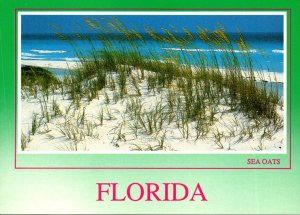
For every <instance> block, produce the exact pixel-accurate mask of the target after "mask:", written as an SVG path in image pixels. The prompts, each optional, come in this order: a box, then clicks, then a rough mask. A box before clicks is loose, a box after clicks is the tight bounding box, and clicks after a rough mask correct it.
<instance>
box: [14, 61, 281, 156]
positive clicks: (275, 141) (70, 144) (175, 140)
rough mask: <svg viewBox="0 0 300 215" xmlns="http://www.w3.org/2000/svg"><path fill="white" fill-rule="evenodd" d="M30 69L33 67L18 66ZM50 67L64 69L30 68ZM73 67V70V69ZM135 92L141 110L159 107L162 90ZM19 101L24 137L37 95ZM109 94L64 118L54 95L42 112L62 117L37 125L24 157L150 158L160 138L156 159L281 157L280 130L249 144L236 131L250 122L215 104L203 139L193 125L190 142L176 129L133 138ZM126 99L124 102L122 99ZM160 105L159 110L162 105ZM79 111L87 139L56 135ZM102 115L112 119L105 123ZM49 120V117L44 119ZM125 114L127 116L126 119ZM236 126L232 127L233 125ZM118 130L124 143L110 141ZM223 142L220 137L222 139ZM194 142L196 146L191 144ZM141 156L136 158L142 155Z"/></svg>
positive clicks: (62, 99) (63, 106) (64, 105)
mask: <svg viewBox="0 0 300 215" xmlns="http://www.w3.org/2000/svg"><path fill="white" fill-rule="evenodd" d="M22 63H24V64H25V63H26V65H28V63H35V62H22ZM54 64H56V65H55V68H66V67H65V65H68V64H67V63H66V62H56V63H55V62H52V64H49V63H48V62H38V63H35V64H30V65H38V66H45V65H51V66H52V65H54ZM73 66H74V65H73ZM139 72H140V71H138V70H133V71H132V73H133V75H137V73H139ZM147 73H148V72H146V74H147ZM127 86H128V94H129V95H131V96H134V92H133V88H132V85H131V83H130V82H128V83H127ZM139 88H140V90H141V94H142V95H141V96H140V97H139V98H140V100H141V102H142V104H143V108H145V109H153V108H154V107H155V104H157V103H160V102H161V101H162V100H161V98H162V97H166V93H167V92H166V90H164V89H163V90H162V92H161V93H156V94H153V93H151V92H148V90H147V82H146V80H144V81H141V82H140V83H139ZM105 92H106V93H107V96H108V97H109V100H110V102H109V103H107V102H106V95H105ZM22 95H23V96H22V101H21V107H20V108H21V116H20V119H21V122H20V123H21V129H22V133H23V134H25V135H26V134H30V130H31V125H32V116H33V115H34V114H37V115H38V116H42V113H41V112H42V110H41V103H40V100H39V99H38V98H39V97H41V96H42V95H38V98H34V97H33V96H30V95H25V93H23V94H22ZM113 97H114V92H113V91H112V90H111V89H109V88H107V89H103V90H101V91H100V92H99V96H98V98H95V99H93V100H92V101H87V100H84V99H83V100H81V102H80V108H79V109H76V108H75V107H74V105H72V106H71V110H70V111H68V112H67V110H68V107H70V105H71V104H72V100H70V98H69V96H68V95H62V94H61V93H60V92H58V91H57V92H55V93H54V94H52V95H50V97H49V100H48V103H47V106H48V110H49V111H50V112H51V110H52V105H53V103H52V102H53V101H56V103H57V104H59V108H60V110H61V112H62V115H60V116H54V117H52V118H51V119H50V121H49V122H48V123H45V124H43V125H41V126H40V127H39V128H38V131H37V132H36V133H35V134H34V135H30V142H29V143H28V144H27V147H26V149H25V152H37V153H40V152H43V153H47V152H52V153H53V152H74V151H76V152H83V153H85V152H87V153H128V152H133V153H141V152H140V150H142V151H143V152H145V151H148V153H153V151H152V150H155V149H156V148H157V146H158V145H159V141H160V140H161V138H162V136H163V134H164V132H165V134H166V138H165V140H164V146H163V148H161V149H160V150H158V151H156V153H284V152H285V140H284V130H283V129H280V130H279V131H278V132H276V133H275V134H274V135H273V136H272V137H271V138H270V139H264V140H263V141H262V140H261V136H262V135H263V132H264V131H263V129H261V130H260V131H258V132H254V133H253V137H252V138H249V137H246V136H243V135H242V136H241V132H242V130H244V129H245V128H246V127H247V126H248V125H250V124H253V121H249V119H248V118H247V117H246V116H245V115H244V114H242V113H240V112H238V111H229V109H230V108H229V107H227V106H224V105H222V104H220V105H219V106H218V107H217V111H216V112H217V114H216V115H215V116H214V117H215V123H214V124H213V125H212V126H211V127H210V131H209V133H208V134H207V135H206V136H205V137H203V138H202V137H201V138H199V139H197V138H196V132H195V129H193V128H195V123H194V122H191V123H189V128H190V136H189V138H188V139H186V138H184V137H183V136H182V133H181V131H180V130H179V129H178V128H177V126H176V123H175V122H172V123H171V124H166V125H165V126H164V127H163V129H162V130H161V131H160V132H159V133H158V135H157V136H156V135H154V134H152V135H148V134H145V133H144V132H139V134H138V136H135V134H134V133H133V131H132V129H131V128H130V125H129V124H130V121H124V116H125V118H126V104H127V102H128V100H127V99H126V98H124V99H121V100H118V101H117V102H114V99H113ZM128 98H129V97H128ZM164 102H166V101H163V103H162V105H164ZM83 110H84V111H85V117H86V122H85V123H86V124H88V123H90V124H91V125H93V126H94V130H93V134H92V135H86V136H85V138H84V139H83V140H80V141H74V140H72V139H70V138H68V137H67V136H66V135H64V134H63V133H62V132H61V129H65V128H66V127H65V126H66V125H65V122H66V121H68V122H71V123H74V124H73V125H76V118H77V120H78V117H79V116H80V114H82V112H83ZM100 110H104V119H103V125H100V121H99V111H100ZM108 110H109V111H110V112H111V115H113V117H109V115H110V114H109V113H108ZM50 114H51V113H50ZM127 114H128V113H127ZM278 114H279V116H280V117H282V118H283V117H284V111H283V110H281V109H279V108H278ZM236 123H238V124H236ZM120 125H123V126H122V128H121V129H122V135H124V138H121V139H120V140H118V141H116V138H117V136H118V130H117V129H119V128H120ZM83 132H87V131H86V129H85V128H84V129H83ZM215 132H221V133H222V135H224V136H223V137H222V147H220V145H217V144H216V140H215V138H214V134H215ZM230 132H234V133H235V134H236V135H234V136H230V137H227V136H228V134H229V133H230ZM225 136H226V137H225ZM196 139H197V140H196ZM143 152H142V153H143Z"/></svg>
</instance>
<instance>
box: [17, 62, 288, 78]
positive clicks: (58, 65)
mask: <svg viewBox="0 0 300 215" xmlns="http://www.w3.org/2000/svg"><path fill="white" fill-rule="evenodd" d="M79 64H80V62H75V61H47V60H21V65H27V66H39V67H43V68H53V69H75V68H76V67H77V66H78V65H79ZM221 72H222V73H224V72H225V70H221ZM242 72H243V73H244V75H245V77H246V78H247V77H249V72H247V71H242ZM254 76H255V78H256V79H257V80H259V81H265V82H277V83H284V74H283V73H278V72H276V73H275V72H267V71H262V72H255V74H254ZM262 76H263V77H262Z"/></svg>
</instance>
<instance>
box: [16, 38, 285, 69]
mask: <svg viewBox="0 0 300 215" xmlns="http://www.w3.org/2000/svg"><path fill="white" fill-rule="evenodd" d="M87 36H89V37H90V38H91V42H86V41H82V40H78V39H75V38H73V44H74V45H75V47H76V49H77V50H79V51H81V52H82V54H83V55H86V56H88V55H89V53H90V51H91V43H92V44H93V46H94V47H95V49H96V50H101V49H103V46H102V43H101V41H100V40H99V39H98V38H97V36H96V35H90V34H89V35H87ZM179 36H180V35H179ZM229 36H230V38H231V39H232V40H234V39H237V37H238V35H236V34H229ZM243 36H244V38H245V40H246V43H247V45H248V47H249V49H250V56H251V58H252V59H253V64H254V69H256V70H260V71H271V72H277V73H282V72H283V55H284V50H283V35H282V34H281V33H244V34H243ZM145 38H146V43H144V44H142V45H140V46H139V48H138V50H139V51H140V52H141V54H143V55H145V56H147V55H148V52H149V50H151V52H152V54H155V55H159V56H165V57H170V56H171V57H172V53H173V54H178V55H180V53H182V52H183V53H184V52H188V53H189V54H188V55H186V56H192V55H193V54H196V52H199V51H200V52H202V53H204V54H206V55H207V56H208V58H209V57H210V56H211V53H212V52H213V53H215V55H216V57H217V59H218V60H219V61H220V62H221V55H222V51H221V50H219V49H217V48H211V47H209V46H207V45H206V44H204V43H203V42H202V41H200V40H195V41H194V42H193V44H191V45H189V46H188V47H184V48H183V49H181V48H180V47H178V46H176V45H170V44H167V43H163V42H156V41H153V40H152V39H151V38H149V37H145ZM112 42H113V43H114V44H115V47H116V49H125V48H128V47H129V43H128V42H123V43H117V41H112ZM233 49H234V51H235V52H236V55H237V56H238V57H239V56H241V53H240V51H239V49H238V47H236V46H234V47H233ZM21 50H22V54H21V58H22V59H23V60H50V61H64V60H68V61H76V60H78V58H77V56H76V53H75V51H74V46H72V45H71V44H70V43H68V42H65V41H62V40H60V39H58V38H56V37H55V36H54V35H22V43H21ZM190 63H192V64H197V62H196V60H195V59H193V57H190ZM220 65H221V64H220Z"/></svg>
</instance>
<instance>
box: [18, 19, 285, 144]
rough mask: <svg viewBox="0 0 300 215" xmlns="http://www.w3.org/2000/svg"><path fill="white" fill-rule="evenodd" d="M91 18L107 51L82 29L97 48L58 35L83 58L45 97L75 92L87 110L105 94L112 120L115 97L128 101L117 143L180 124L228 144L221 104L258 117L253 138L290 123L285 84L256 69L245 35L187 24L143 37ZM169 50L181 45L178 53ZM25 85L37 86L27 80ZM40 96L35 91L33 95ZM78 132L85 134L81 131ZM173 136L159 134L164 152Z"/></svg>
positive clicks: (185, 131)
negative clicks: (126, 133) (220, 124)
mask: <svg viewBox="0 0 300 215" xmlns="http://www.w3.org/2000/svg"><path fill="white" fill-rule="evenodd" d="M85 22H86V24H87V25H88V27H89V28H91V29H93V30H94V31H95V33H97V34H98V39H99V40H98V41H96V42H99V43H101V45H102V46H101V47H102V48H101V50H97V49H96V48H95V46H94V44H93V43H94V42H95V41H94V40H93V42H92V40H91V39H90V38H88V36H86V35H80V34H78V33H76V34H75V35H74V36H75V37H76V38H78V39H80V40H83V39H85V40H87V42H89V43H90V45H91V51H90V53H88V54H87V53H84V52H81V51H80V50H78V49H77V47H76V46H75V45H74V43H73V40H72V39H71V38H68V37H66V36H64V35H62V34H58V36H59V37H60V38H61V39H63V40H64V41H68V42H70V43H71V44H72V45H73V47H74V50H75V52H76V53H77V57H78V59H79V60H80V62H79V63H78V67H77V68H76V69H75V70H74V71H73V72H72V73H71V74H70V75H69V76H67V77H65V78H64V80H63V81H61V82H59V81H57V80H56V81H53V82H51V83H49V86H48V85H47V84H46V83H44V82H42V81H41V82H40V86H39V88H38V89H40V90H41V91H43V92H44V95H45V98H46V99H45V100H48V96H49V93H51V90H50V89H52V93H54V90H55V89H57V88H59V89H60V92H61V93H62V94H67V95H69V99H71V100H72V102H73V105H74V108H75V109H77V110H79V111H80V110H82V102H83V101H89V102H90V101H92V100H94V99H99V95H101V94H102V93H103V92H104V102H105V103H106V105H107V108H106V109H105V115H106V119H107V120H113V119H115V116H114V114H113V112H112V110H111V108H110V107H109V106H110V105H111V102H112V101H113V102H114V103H117V102H118V101H119V100H121V101H122V102H125V105H126V111H125V114H126V116H127V117H128V119H127V121H128V123H124V124H122V126H121V125H120V126H119V127H118V128H116V129H115V134H116V136H115V138H114V142H116V141H120V140H123V141H124V138H123V136H122V135H123V129H125V127H126V126H128V127H129V129H130V130H131V131H132V132H133V134H134V136H135V137H136V138H137V137H138V135H139V134H146V135H154V136H158V134H159V132H160V131H161V130H162V129H163V128H164V126H171V125H175V126H176V127H177V129H178V131H179V132H180V133H181V135H182V137H183V138H185V139H190V138H192V137H193V138H194V140H195V141H197V140H198V139H200V138H204V137H206V136H207V135H208V134H209V133H210V134H211V135H212V136H213V138H214V140H215V143H216V145H217V146H218V147H219V148H223V143H222V141H223V140H224V136H225V134H224V133H223V131H222V132H220V131H219V130H216V131H215V132H213V131H211V127H212V126H213V125H214V124H215V123H216V121H217V120H218V118H217V117H216V115H217V113H218V112H222V111H221V109H220V106H226V107H229V110H227V111H229V112H237V111H238V112H242V113H243V114H244V115H245V117H247V118H248V119H249V120H250V121H254V122H255V125H256V127H255V128H253V127H249V126H248V127H246V128H245V129H244V128H240V130H241V131H245V133H244V132H241V134H240V135H245V134H246V135H247V136H248V137H249V138H253V133H254V132H258V131H263V135H262V137H261V138H262V139H264V138H266V137H268V136H270V135H273V134H274V133H275V132H277V131H279V130H280V129H282V128H283V119H282V118H281V117H280V116H279V114H278V112H277V109H278V107H280V106H282V101H281V98H280V97H279V94H278V87H277V85H276V83H273V86H272V87H271V89H268V87H267V83H266V81H265V80H266V79H267V77H264V75H263V73H260V72H259V71H258V72H257V71H255V69H254V68H256V67H255V59H253V57H252V54H251V49H250V48H249V45H248V44H247V42H246V39H245V38H244V36H243V35H242V33H240V32H238V34H237V36H236V37H235V38H232V37H230V36H228V34H227V33H226V30H225V29H224V27H223V26H222V25H220V26H219V27H218V28H217V29H215V30H214V31H212V32H210V31H207V30H205V29H202V28H201V27H199V26H197V32H194V33H192V32H190V30H189V29H186V28H184V29H182V31H183V32H184V35H177V34H175V33H174V32H175V31H177V30H178V29H175V28H171V29H165V28H164V29H161V30H162V32H163V33H157V32H155V31H154V30H153V29H151V27H149V26H145V27H144V31H145V32H146V35H142V34H140V33H138V31H137V30H136V29H131V28H127V27H125V25H124V24H123V23H122V22H120V21H119V20H117V19H115V18H112V19H104V20H102V21H99V22H95V21H92V20H90V19H85ZM101 22H102V24H100V23H101ZM103 26H106V27H103ZM196 40H201V41H202V42H203V43H204V44H205V45H207V47H208V48H209V49H210V50H212V51H210V52H204V51H203V50H201V49H199V47H195V41H196ZM152 43H156V44H160V45H161V52H159V53H157V52H154V51H153V50H152V48H151V44H152ZM165 47H176V48H177V49H176V51H174V50H172V51H170V50H169V49H168V48H165ZM141 49H143V52H141ZM235 49H238V52H236V51H235ZM187 50H193V51H187ZM214 50H216V51H214ZM216 52H218V53H219V54H218V56H217V53H216ZM142 82H143V83H144V82H145V83H146V85H145V86H146V87H147V90H148V92H145V91H142V90H141V84H140V83H142ZM23 85H24V87H25V86H33V85H34V84H32V83H31V82H29V81H28V80H25V79H24V80H23V82H22V86H23ZM57 86H58V87H57ZM129 88H131V89H134V90H135V93H134V94H133V95H132V94H131V93H129ZM108 90H110V91H112V94H113V98H112V99H110V98H109V96H108V94H107V91H108ZM37 94H38V93H37V92H35V91H33V92H32V95H35V96H36V95H37ZM153 94H154V95H160V96H161V101H160V102H157V103H156V104H154V105H152V106H151V107H149V106H148V107H147V108H146V105H145V104H143V103H142V101H141V99H139V98H140V97H141V98H145V97H147V96H152V95H153ZM102 95H103V94H102ZM43 108H44V109H43V110H44V111H43V112H45V113H44V117H45V115H46V111H47V109H46V106H45V105H44V106H43ZM52 111H53V113H54V116H57V115H60V114H61V111H60V109H59V106H58V105H57V103H55V101H54V100H53V105H52ZM84 111H85V109H83V112H81V116H80V117H78V125H80V126H81V125H82V126H85V127H86V129H87V131H88V135H92V133H93V132H92V129H93V127H94V125H92V124H88V125H85V115H84V113H85V112H84ZM222 114H223V112H222ZM46 118H47V116H46ZM82 118H83V120H82ZM103 119H104V109H103V108H101V110H100V112H99V113H98V120H99V124H100V125H101V126H102V125H103ZM47 121H49V120H47ZM265 127H267V128H268V129H265ZM76 132H78V134H77V135H75V134H74V133H76ZM61 133H63V134H64V135H65V136H67V137H68V138H69V139H73V140H76V141H77V140H82V139H83V138H84V135H85V134H84V133H82V132H81V131H79V130H76V129H75V128H73V127H72V126H71V125H70V124H68V123H67V124H66V128H61ZM229 133H230V135H229V136H230V137H233V136H235V135H237V133H238V132H237V131H235V130H232V129H231V130H230V132H229ZM78 135H79V136H78ZM166 138H167V133H166V132H164V133H163V135H161V137H160V138H158V142H159V146H160V148H161V149H162V148H164V142H165V139H166Z"/></svg>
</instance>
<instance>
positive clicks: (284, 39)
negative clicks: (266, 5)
mask: <svg viewBox="0 0 300 215" xmlns="http://www.w3.org/2000/svg"><path fill="white" fill-rule="evenodd" d="M17 13H18V62H17V65H18V66H17V68H18V83H17V86H18V89H17V90H18V107H17V109H18V113H17V121H18V122H17V129H16V130H17V134H18V135H17V143H16V145H17V153H18V154H255V155H256V154H287V138H286V137H287V115H286V114H287V112H286V110H287V106H286V105H287V84H286V83H287V80H286V78H287V76H286V73H287V12H232V11H228V12H206V11H203V12H192V11H191V12H153V11H151V12H148V11H147V12H119V11H116V12H112V11H111V12H96V11H94V12H70V11H68V12H27V11H26V12H25V11H23V12H22V11H18V12H17ZM22 15H53V16H55V15H132V16H137V15H166V16H167V15H178V16H183V15H185V16H195V15H207V16H213V15H227V16H230V15H240V16H243V15H253V16H255V15H282V16H283V21H284V23H283V28H284V33H283V37H284V38H283V51H284V57H283V67H284V68H283V78H284V83H283V84H284V88H283V94H284V116H285V120H284V142H285V144H284V146H283V149H282V150H280V151H271V150H268V151H267V150H265V151H233V150H230V151H226V150H222V151H217V150H216V151H207V150H206V151H196V152H195V151H167V152H165V151H162V152H156V151H151V152H147V151H142V152H136V151H118V152H116V151H103V152H101V151H93V152H92V151H22V150H21V131H20V129H21V125H20V123H21V120H20V119H21V117H20V116H21V110H22V106H21V105H22V102H21V80H20V77H21V21H22V19H21V16H22Z"/></svg>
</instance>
